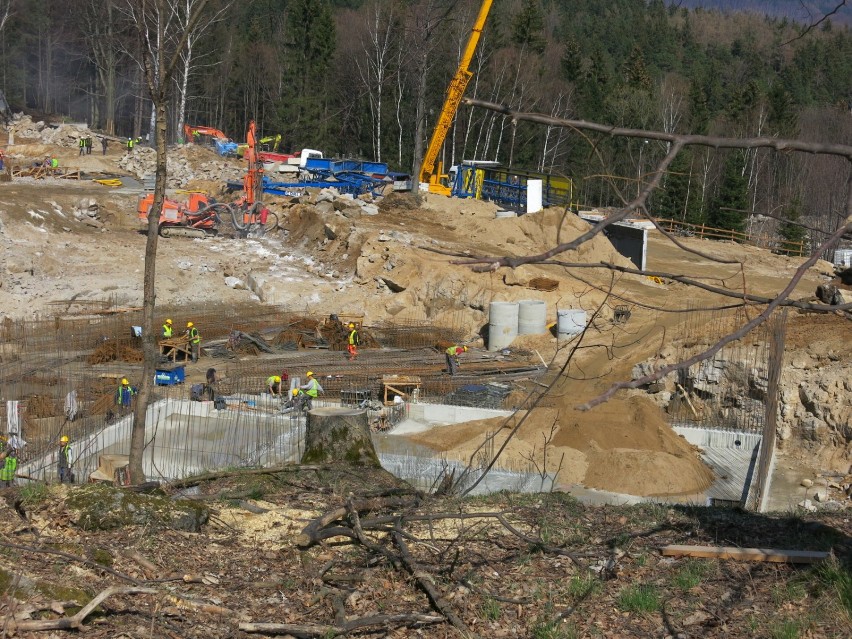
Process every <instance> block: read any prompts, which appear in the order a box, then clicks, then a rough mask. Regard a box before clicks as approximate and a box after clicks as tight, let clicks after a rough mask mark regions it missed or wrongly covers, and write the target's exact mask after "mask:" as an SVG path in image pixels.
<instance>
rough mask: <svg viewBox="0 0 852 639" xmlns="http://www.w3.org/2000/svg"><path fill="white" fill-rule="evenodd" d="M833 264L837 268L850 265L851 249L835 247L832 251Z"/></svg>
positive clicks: (851, 260)
mask: <svg viewBox="0 0 852 639" xmlns="http://www.w3.org/2000/svg"><path fill="white" fill-rule="evenodd" d="M834 265H835V266H836V267H838V268H849V267H850V266H852V249H837V250H836V251H834Z"/></svg>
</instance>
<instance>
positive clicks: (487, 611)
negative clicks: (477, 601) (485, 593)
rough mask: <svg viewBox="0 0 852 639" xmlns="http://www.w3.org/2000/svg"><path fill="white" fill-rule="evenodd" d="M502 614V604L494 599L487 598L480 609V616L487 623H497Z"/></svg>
mask: <svg viewBox="0 0 852 639" xmlns="http://www.w3.org/2000/svg"><path fill="white" fill-rule="evenodd" d="M500 613H501V611H500V602H498V601H497V600H496V599H494V598H493V597H486V598H485V600H484V601H483V602H482V605H481V606H480V607H479V614H480V616H481V617H482V618H483V619H485V620H486V621H497V620H498V619H499V618H500Z"/></svg>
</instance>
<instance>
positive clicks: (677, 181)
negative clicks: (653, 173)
mask: <svg viewBox="0 0 852 639" xmlns="http://www.w3.org/2000/svg"><path fill="white" fill-rule="evenodd" d="M653 211H654V215H655V216H657V217H662V218H666V219H670V220H683V221H684V222H690V223H691V224H698V223H700V222H701V221H702V220H701V200H700V189H699V188H698V187H697V185H696V183H695V182H693V176H692V153H691V152H690V150H689V149H684V150H682V151H681V152H680V153H678V154H677V157H675V159H674V160H673V161H672V163H671V165H670V166H669V171H668V173H667V174H666V176H665V179H664V181H663V183H662V185H661V186H660V188H658V189H657V190H656V191H655V192H654V195H653Z"/></svg>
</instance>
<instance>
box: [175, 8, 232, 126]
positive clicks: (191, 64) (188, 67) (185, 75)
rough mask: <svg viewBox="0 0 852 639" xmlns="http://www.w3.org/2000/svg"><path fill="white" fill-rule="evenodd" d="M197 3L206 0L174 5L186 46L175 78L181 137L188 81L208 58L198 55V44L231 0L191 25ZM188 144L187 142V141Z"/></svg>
mask: <svg viewBox="0 0 852 639" xmlns="http://www.w3.org/2000/svg"><path fill="white" fill-rule="evenodd" d="M199 3H202V4H207V3H208V0H178V1H177V2H176V3H175V12H176V13H177V21H178V24H179V25H180V27H179V28H183V29H184V31H185V32H186V45H185V46H184V47H183V49H182V50H181V51H180V75H179V76H178V77H177V91H178V109H177V135H178V137H182V136H183V125H184V124H185V123H186V102H187V97H188V93H189V80H190V78H191V77H192V74H193V72H194V71H195V70H196V69H197V68H198V66H199V65H201V64H202V63H203V59H204V58H205V57H207V56H209V55H210V54H211V53H212V51H208V52H207V54H206V55H199V54H198V43H199V41H200V40H201V39H202V38H203V37H204V36H205V35H206V34H207V32H208V31H209V30H210V28H211V27H212V26H213V25H214V24H216V23H217V22H219V21H220V20H222V18H224V16H225V14H226V12H227V11H228V9H229V8H230V7H231V4H232V2H231V0H228V1H226V2H223V3H222V4H221V6H219V8H218V9H216V10H215V11H211V12H210V13H206V12H205V13H202V14H201V17H200V18H199V19H198V21H197V22H196V23H195V24H194V25H191V24H190V21H191V20H192V17H193V15H194V14H195V6H196V5H197V4H199ZM187 142H188V140H187Z"/></svg>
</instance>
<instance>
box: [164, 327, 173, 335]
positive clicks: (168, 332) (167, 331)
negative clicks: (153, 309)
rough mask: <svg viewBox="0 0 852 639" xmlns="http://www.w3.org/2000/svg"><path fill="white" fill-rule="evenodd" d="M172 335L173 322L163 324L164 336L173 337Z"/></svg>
mask: <svg viewBox="0 0 852 639" xmlns="http://www.w3.org/2000/svg"><path fill="white" fill-rule="evenodd" d="M171 336H172V326H171V324H163V337H171Z"/></svg>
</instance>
